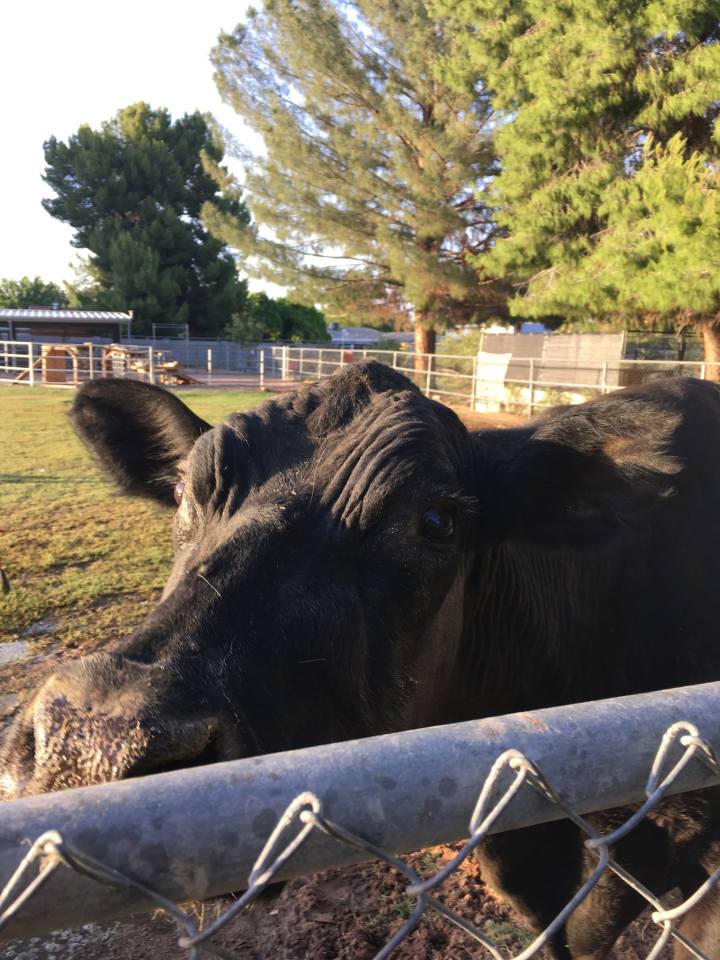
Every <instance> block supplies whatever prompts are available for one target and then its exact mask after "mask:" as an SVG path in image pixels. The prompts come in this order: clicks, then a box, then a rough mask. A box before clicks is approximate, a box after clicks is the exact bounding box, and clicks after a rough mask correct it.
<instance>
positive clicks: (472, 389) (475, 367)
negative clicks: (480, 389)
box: [470, 351, 480, 410]
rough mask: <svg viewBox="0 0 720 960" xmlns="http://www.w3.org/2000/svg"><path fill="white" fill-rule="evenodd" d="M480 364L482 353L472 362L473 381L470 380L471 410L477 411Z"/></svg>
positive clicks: (478, 353)
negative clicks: (476, 392) (476, 399)
mask: <svg viewBox="0 0 720 960" xmlns="http://www.w3.org/2000/svg"><path fill="white" fill-rule="evenodd" d="M479 362H480V351H478V352H477V354H476V355H475V356H474V357H473V362H472V379H471V380H470V409H471V410H474V409H475V391H476V390H477V371H478V363H479Z"/></svg>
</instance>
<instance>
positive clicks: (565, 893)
mask: <svg viewBox="0 0 720 960" xmlns="http://www.w3.org/2000/svg"><path fill="white" fill-rule="evenodd" d="M73 419H74V423H75V426H76V429H77V430H78V432H79V433H80V435H81V436H82V437H83V439H84V440H85V441H86V443H87V444H88V446H89V447H90V449H91V450H92V452H93V453H94V455H95V457H96V458H97V460H98V461H99V462H100V463H101V464H102V465H103V466H104V468H105V469H106V471H107V472H108V473H109V474H110V476H111V478H112V479H113V480H114V481H115V482H116V483H117V484H118V485H119V486H120V487H121V489H123V490H124V491H125V492H127V493H129V494H132V495H139V496H148V497H153V498H155V499H156V500H158V501H160V502H162V503H166V504H168V505H174V500H173V491H174V490H175V495H176V496H177V498H178V499H179V500H180V503H179V506H178V507H177V510H176V512H175V520H174V542H175V548H176V550H175V563H174V566H173V569H172V572H171V575H170V578H169V580H168V583H167V586H166V588H165V591H164V593H163V597H162V599H161V601H160V603H159V604H158V606H157V607H156V609H155V610H154V611H153V613H152V614H151V616H150V617H149V619H148V620H147V622H146V623H145V624H144V625H143V627H142V628H141V629H140V630H139V631H138V632H137V633H136V634H134V635H133V636H131V637H130V638H128V639H127V640H125V641H124V642H123V643H121V644H118V645H116V646H115V647H113V649H112V651H110V652H107V653H101V654H95V655H93V656H90V657H85V658H82V659H81V660H79V661H77V662H75V663H73V664H69V665H68V666H66V667H65V668H63V669H62V670H61V671H59V672H58V673H57V674H56V675H54V676H53V677H51V678H50V679H49V680H48V681H47V682H46V683H45V684H44V686H42V687H41V688H40V690H38V692H37V694H36V695H35V697H34V698H33V699H32V700H31V702H30V703H29V705H28V706H27V708H26V710H25V711H24V713H23V715H22V716H21V717H20V718H19V719H18V721H17V722H16V724H15V725H14V727H13V729H12V731H11V734H10V736H9V737H8V738H7V741H6V743H5V746H4V750H3V753H2V756H0V796H4V797H5V798H12V797H15V796H21V795H28V794H34V793H40V792H44V791H48V790H57V789H62V788H65V787H71V786H76V785H81V784H90V783H98V782H103V781H106V780H112V779H118V778H123V777H131V776H137V775H141V774H145V773H151V772H157V771H161V770H168V769H172V768H175V767H181V766H187V765H193V764H200V763H211V762H214V761H217V760H224V759H231V758H236V757H243V756H252V755H255V754H259V753H265V752H273V751H277V750H283V749H291V748H294V747H300V746H308V745H311V744H316V743H322V742H330V741H333V740H339V739H346V738H350V737H361V736H367V735H372V734H378V733H384V732H389V731H394V730H401V729H407V728H412V727H417V726H423V725H428V724H433V723H446V722H454V721H459V720H465V719H470V718H474V717H481V716H488V715H493V714H499V713H505V712H511V711H517V710H526V709H532V708H537V707H543V706H551V705H555V704H560V703H568V702H577V701H581V700H590V699H597V698H601V697H608V696H619V695H623V694H629V693H635V692H641V691H644V690H652V689H658V688H662V687H669V686H676V685H683V684H690V683H697V682H704V681H707V680H711V679H716V677H717V656H716V654H715V644H716V638H715V635H714V629H715V628H714V625H715V623H717V621H718V616H719V615H720V596H718V594H720V591H717V588H716V579H717V574H718V572H720V570H719V568H720V560H718V558H717V555H716V554H717V549H716V545H717V543H719V542H720V539H719V538H718V535H719V534H720V484H719V483H718V481H719V480H720V443H719V442H718V441H720V391H719V390H718V389H717V388H716V387H715V386H714V385H711V384H706V383H701V382H699V381H666V382H662V383H656V384H652V385H651V386H649V387H647V388H644V389H640V390H628V391H621V392H619V393H616V394H614V395H611V396H609V397H606V398H602V399H600V400H598V401H594V402H593V403H590V404H585V405H583V406H581V407H575V408H569V409H564V410H560V411H557V412H556V413H552V414H550V415H549V416H547V417H545V418H543V419H542V420H540V421H538V422H537V423H535V424H533V425H531V426H529V427H527V428H523V429H517V430H508V431H487V432H483V433H480V434H476V435H473V434H470V433H468V431H467V430H466V429H465V428H464V427H463V426H462V424H461V423H460V422H459V421H458V419H457V418H456V417H455V415H454V414H453V413H452V412H450V411H449V410H448V409H447V408H445V407H443V406H441V405H440V404H437V403H434V402H433V401H430V400H428V399H426V398H424V397H423V396H422V395H421V394H420V393H419V391H417V390H416V389H415V387H413V385H412V384H411V383H410V382H409V381H408V380H406V379H405V378H404V377H402V376H401V375H400V374H397V373H396V372H394V371H392V370H389V369H388V368H386V367H383V366H381V365H379V364H375V363H367V364H358V365H355V366H350V367H347V368H345V369H344V370H343V371H342V372H341V373H339V374H337V375H336V376H335V377H333V378H330V379H328V380H326V381H323V382H321V383H319V384H317V385H313V386H311V387H306V388H303V389H302V390H300V391H299V392H298V393H297V394H292V395H287V396H285V397H283V398H279V399H274V400H272V401H270V402H268V403H266V404H265V405H264V406H263V407H261V408H260V409H259V410H258V411H256V412H254V413H249V414H233V415H231V416H229V417H228V418H227V420H226V421H225V423H223V424H220V425H219V426H217V427H215V428H212V429H211V428H210V427H209V425H208V424H205V423H204V422H203V421H201V420H200V419H199V418H198V417H196V416H195V415H194V414H192V413H191V412H190V411H189V410H187V408H186V407H184V405H183V404H182V403H181V402H180V401H179V400H177V399H176V398H175V397H173V396H172V395H170V394H168V393H166V392H164V391H161V390H159V389H157V388H154V387H150V386H148V385H146V384H141V383H137V382H133V381H112V380H110V381H94V382H91V383H89V384H87V385H86V386H85V387H83V388H82V390H80V391H79V393H78V397H77V399H76V402H75V405H74V410H73ZM178 481H180V482H181V486H176V485H177V483H178ZM670 547H671V548H670ZM669 585H672V586H673V589H668V587H669ZM680 639H681V642H679V640H680ZM714 794H715V791H708V792H705V793H704V794H702V795H700V796H692V797H683V798H679V799H674V800H672V801H667V802H666V804H665V805H664V806H663V807H662V808H661V809H660V810H659V811H658V813H657V814H655V815H653V817H652V818H651V819H649V820H648V821H647V822H646V823H644V824H643V825H642V826H641V827H639V828H638V829H637V830H636V831H634V833H633V834H631V835H630V837H629V838H628V839H627V840H626V841H623V842H622V843H621V844H620V845H619V846H618V850H617V851H616V856H617V857H618V859H619V860H620V862H621V863H624V864H625V865H627V866H628V868H630V869H631V870H632V871H633V872H636V873H637V875H638V876H639V877H640V878H641V879H643V881H644V882H646V883H647V885H648V886H650V887H651V888H652V889H653V890H654V891H655V892H656V893H661V892H665V891H666V890H668V889H670V888H672V887H673V886H676V885H680V886H681V887H682V889H683V890H684V891H687V892H689V891H690V890H691V889H693V888H694V886H697V885H698V884H699V882H701V880H702V877H703V875H705V874H706V873H707V872H709V871H711V870H712V869H713V868H714V865H715V864H716V863H717V862H718V860H719V859H720V858H719V857H717V856H716V853H717V851H716V849H715V847H716V841H715V834H714V832H713V825H712V821H713V819H714V818H713V806H714V804H715V802H716V801H715V799H714ZM618 816H621V814H620V813H618V814H617V815H615V814H613V813H612V812H611V813H610V814H606V815H602V816H599V817H597V818H596V823H597V826H598V828H599V829H606V827H607V825H608V824H611V823H612V822H614V818H615V819H617V817H618ZM481 856H482V858H483V865H484V870H485V873H486V876H487V878H488V880H489V881H490V882H491V883H492V884H493V885H494V886H495V887H496V888H497V889H499V890H500V891H502V892H504V893H505V895H507V896H508V897H510V899H511V900H512V901H513V902H514V904H515V905H516V906H517V907H518V908H519V909H521V910H522V911H524V912H525V913H526V915H527V916H528V917H529V918H530V919H531V921H532V922H533V923H535V924H536V925H537V926H538V927H543V926H545V925H547V923H549V921H550V920H551V919H552V918H553V917H554V915H555V914H556V913H557V912H559V910H560V908H561V907H562V906H563V905H564V904H565V903H566V902H567V900H569V899H570V896H571V895H572V893H573V892H574V891H575V890H576V889H577V887H578V886H579V884H580V883H581V881H582V877H583V875H584V874H586V873H587V872H588V870H590V869H592V866H593V862H592V861H591V860H587V861H586V859H585V857H584V852H583V848H582V844H581V842H580V840H579V838H578V836H577V833H576V831H575V828H574V827H572V825H569V824H566V823H557V824H550V825H547V826H545V827H536V828H531V829H529V830H525V831H519V832H517V833H514V834H508V835H504V836H498V837H495V838H492V839H491V840H490V841H488V842H487V843H486V844H485V845H484V851H483V852H482V854H481ZM642 906H643V903H642V901H640V899H639V898H638V897H637V895H635V894H633V893H632V892H631V891H630V890H629V889H627V888H625V887H624V886H623V885H622V884H619V883H616V882H615V880H614V879H613V878H612V877H610V878H609V879H608V881H607V883H604V884H603V885H602V886H600V887H598V888H596V890H595V891H594V893H593V894H592V896H591V897H590V898H589V900H588V901H586V903H585V905H583V907H582V908H581V909H580V910H579V911H577V912H576V914H574V915H573V917H572V918H571V919H570V920H569V921H568V923H567V925H566V927H565V929H564V930H562V931H561V932H560V934H559V935H558V936H557V938H556V940H555V943H554V951H555V954H556V955H557V956H559V957H568V956H572V957H576V958H579V957H601V956H603V955H604V954H605V953H606V951H607V950H608V949H609V948H610V946H611V945H612V943H613V942H614V940H615V939H616V937H617V936H618V934H619V933H620V932H621V931H622V929H623V928H624V926H625V925H626V924H627V923H628V922H630V920H632V919H633V918H634V917H635V916H636V915H637V913H638V912H639V910H640V909H642ZM713 917H714V912H713V910H712V909H711V907H708V906H706V907H701V908H698V910H696V911H694V913H693V914H691V922H692V924H693V926H692V930H693V934H694V938H695V940H696V942H697V943H698V945H700V946H702V947H703V948H704V949H705V950H706V951H707V952H708V953H709V954H710V955H714V956H720V937H719V935H718V930H717V921H716V920H714V919H713ZM688 922H690V921H688Z"/></svg>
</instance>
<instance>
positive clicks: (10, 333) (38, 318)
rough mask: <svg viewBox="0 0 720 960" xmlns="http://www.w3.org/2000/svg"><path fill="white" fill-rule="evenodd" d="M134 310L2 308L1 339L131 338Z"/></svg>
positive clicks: (73, 339) (0, 314) (0, 312)
mask: <svg viewBox="0 0 720 960" xmlns="http://www.w3.org/2000/svg"><path fill="white" fill-rule="evenodd" d="M131 324H132V311H131V310H130V311H128V312H127V313H122V312H120V311H114V310H68V309H66V308H65V307H57V308H55V307H28V308H26V309H23V310H11V309H7V308H2V309H0V340H42V339H43V338H47V339H48V340H53V341H55V340H61V341H82V340H90V339H93V338H102V339H105V340H112V341H119V340H129V339H130V329H131Z"/></svg>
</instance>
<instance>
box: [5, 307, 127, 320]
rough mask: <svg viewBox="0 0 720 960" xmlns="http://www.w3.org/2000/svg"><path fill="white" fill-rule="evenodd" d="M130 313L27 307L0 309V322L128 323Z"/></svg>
mask: <svg viewBox="0 0 720 960" xmlns="http://www.w3.org/2000/svg"><path fill="white" fill-rule="evenodd" d="M132 318H133V316H132V312H128V313H123V312H121V311H119V310H63V309H57V310H55V309H53V308H52V307H28V308H27V309H24V310H14V309H9V308H7V307H3V308H0V320H43V321H44V322H45V323H48V322H49V323H68V321H70V322H72V321H73V320H75V321H77V322H78V323H87V322H92V323H130V322H131V321H132Z"/></svg>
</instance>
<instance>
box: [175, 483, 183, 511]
mask: <svg viewBox="0 0 720 960" xmlns="http://www.w3.org/2000/svg"><path fill="white" fill-rule="evenodd" d="M184 492H185V481H184V480H178V482H177V483H176V484H175V486H174V487H173V496H174V497H175V503H176V504H177V505H178V506H180V504H181V502H182V498H183V493H184Z"/></svg>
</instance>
